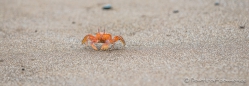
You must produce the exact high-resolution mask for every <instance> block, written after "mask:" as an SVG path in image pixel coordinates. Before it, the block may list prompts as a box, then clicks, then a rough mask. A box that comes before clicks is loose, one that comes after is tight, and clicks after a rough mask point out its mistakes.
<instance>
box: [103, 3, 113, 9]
mask: <svg viewBox="0 0 249 86" xmlns="http://www.w3.org/2000/svg"><path fill="white" fill-rule="evenodd" d="M111 8H112V6H111V5H110V4H106V5H104V6H103V9H105V10H107V9H111Z"/></svg>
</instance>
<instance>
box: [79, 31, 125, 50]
mask: <svg viewBox="0 0 249 86" xmlns="http://www.w3.org/2000/svg"><path fill="white" fill-rule="evenodd" d="M88 40H90V41H91V46H92V48H93V49H94V50H98V49H97V47H96V46H95V43H104V44H103V45H102V46H101V50H107V49H108V48H109V44H112V47H111V48H113V47H114V44H115V42H116V41H118V40H120V41H121V42H122V43H123V45H124V46H125V41H124V39H123V37H122V36H114V38H113V39H112V35H111V34H108V33H105V30H104V32H99V30H98V33H96V36H93V35H91V34H88V35H86V36H85V37H84V39H83V40H82V44H86V45H88Z"/></svg>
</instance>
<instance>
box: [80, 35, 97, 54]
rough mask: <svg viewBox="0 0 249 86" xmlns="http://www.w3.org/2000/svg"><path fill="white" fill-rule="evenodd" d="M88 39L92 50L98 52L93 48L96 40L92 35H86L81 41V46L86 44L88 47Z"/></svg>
mask: <svg viewBox="0 0 249 86" xmlns="http://www.w3.org/2000/svg"><path fill="white" fill-rule="evenodd" d="M88 39H89V40H91V41H92V42H91V46H92V48H93V49H94V50H98V49H97V47H96V46H95V43H97V42H98V40H97V38H96V37H94V36H93V35H90V34H89V35H86V36H85V37H84V38H83V40H82V44H86V45H87V46H88Z"/></svg>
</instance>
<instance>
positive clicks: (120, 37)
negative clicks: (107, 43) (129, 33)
mask: <svg viewBox="0 0 249 86" xmlns="http://www.w3.org/2000/svg"><path fill="white" fill-rule="evenodd" d="M113 39H114V42H116V41H118V40H120V41H121V42H122V44H123V46H125V41H124V39H123V37H122V36H115V37H114V38H113Z"/></svg>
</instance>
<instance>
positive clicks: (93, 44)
mask: <svg viewBox="0 0 249 86" xmlns="http://www.w3.org/2000/svg"><path fill="white" fill-rule="evenodd" d="M91 46H92V48H93V49H94V50H98V48H97V47H96V46H95V43H94V42H92V43H91Z"/></svg>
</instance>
